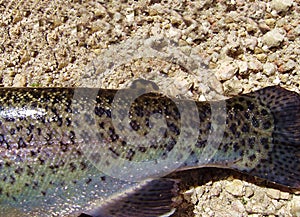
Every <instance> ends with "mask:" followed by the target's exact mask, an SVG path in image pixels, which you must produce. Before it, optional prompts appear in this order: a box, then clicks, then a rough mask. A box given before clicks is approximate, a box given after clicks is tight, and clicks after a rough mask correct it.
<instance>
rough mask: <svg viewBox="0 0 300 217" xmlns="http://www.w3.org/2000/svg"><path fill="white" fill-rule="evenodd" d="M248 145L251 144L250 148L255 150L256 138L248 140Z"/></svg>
mask: <svg viewBox="0 0 300 217" xmlns="http://www.w3.org/2000/svg"><path fill="white" fill-rule="evenodd" d="M248 144H249V148H251V149H252V148H254V144H255V137H250V138H249V139H248Z"/></svg>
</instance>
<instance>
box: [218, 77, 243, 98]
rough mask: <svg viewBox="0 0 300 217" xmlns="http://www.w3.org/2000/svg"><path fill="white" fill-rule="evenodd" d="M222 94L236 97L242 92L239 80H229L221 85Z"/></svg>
mask: <svg viewBox="0 0 300 217" xmlns="http://www.w3.org/2000/svg"><path fill="white" fill-rule="evenodd" d="M223 87H224V92H225V93H226V94H228V95H238V94H239V93H241V92H242V91H243V86H242V84H241V81H240V80H229V81H225V82H224V83H223Z"/></svg>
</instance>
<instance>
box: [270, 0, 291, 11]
mask: <svg viewBox="0 0 300 217" xmlns="http://www.w3.org/2000/svg"><path fill="white" fill-rule="evenodd" d="M292 4H293V0H273V1H272V2H271V8H272V9H274V10H276V11H277V12H286V11H288V9H289V8H290V7H291V6H292Z"/></svg>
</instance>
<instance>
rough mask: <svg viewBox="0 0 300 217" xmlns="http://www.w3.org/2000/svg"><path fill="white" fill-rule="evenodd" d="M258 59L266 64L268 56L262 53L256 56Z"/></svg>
mask: <svg viewBox="0 0 300 217" xmlns="http://www.w3.org/2000/svg"><path fill="white" fill-rule="evenodd" d="M256 58H257V59H258V60H259V61H260V62H266V60H267V55H266V54H264V53H260V54H257V55H256Z"/></svg>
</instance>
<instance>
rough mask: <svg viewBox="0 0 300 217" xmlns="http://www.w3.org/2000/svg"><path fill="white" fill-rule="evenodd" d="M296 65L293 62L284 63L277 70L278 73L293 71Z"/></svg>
mask: <svg viewBox="0 0 300 217" xmlns="http://www.w3.org/2000/svg"><path fill="white" fill-rule="evenodd" d="M296 65H297V64H296V63H295V61H293V60H288V61H287V62H286V63H284V64H283V65H281V66H280V67H279V68H278V71H279V72H281V73H284V72H288V71H291V70H293V69H294V68H295V67H296Z"/></svg>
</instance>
